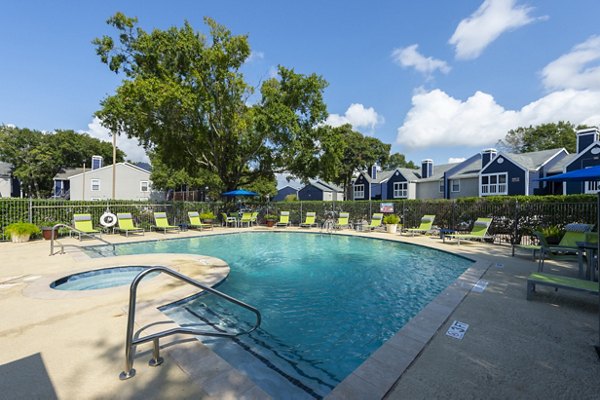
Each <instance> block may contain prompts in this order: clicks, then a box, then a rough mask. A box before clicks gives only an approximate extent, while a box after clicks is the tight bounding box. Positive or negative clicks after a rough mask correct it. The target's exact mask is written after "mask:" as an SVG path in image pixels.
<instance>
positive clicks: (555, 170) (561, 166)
mask: <svg viewBox="0 0 600 400" xmlns="http://www.w3.org/2000/svg"><path fill="white" fill-rule="evenodd" d="M579 155H580V154H567V155H566V156H565V157H564V158H562V159H561V160H559V161H558V162H557V163H556V164H554V165H553V166H552V168H550V169H548V170H547V171H546V174H562V173H563V172H564V171H565V167H566V166H567V165H569V164H570V163H571V162H572V161H573V160H575V159H576V158H577V157H578V156H579Z"/></svg>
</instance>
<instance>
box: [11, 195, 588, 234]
mask: <svg viewBox="0 0 600 400" xmlns="http://www.w3.org/2000/svg"><path fill="white" fill-rule="evenodd" d="M382 204H384V205H387V206H390V205H391V207H392V209H393V213H395V214H397V215H399V216H400V218H401V223H402V224H403V225H404V227H416V226H418V225H419V223H420V219H421V217H422V216H423V215H425V214H434V215H435V216H436V217H435V222H434V225H435V226H437V227H439V228H446V229H455V230H469V229H471V226H472V223H473V221H475V220H476V219H477V218H479V217H493V218H494V220H493V223H492V226H491V227H490V233H491V234H494V235H496V236H497V237H498V238H500V240H501V241H504V242H510V243H530V242H531V241H532V235H531V234H532V231H534V230H536V229H540V228H542V227H548V226H552V225H556V226H558V227H563V226H564V225H566V224H568V223H571V222H581V223H591V224H594V223H595V221H596V213H597V211H598V210H597V207H596V202H595V198H594V196H575V197H573V196H553V197H546V196H545V197H529V198H526V199H525V200H523V198H521V199H519V198H517V199H515V198H487V199H486V198H473V199H464V200H463V199H460V200H429V201H424V200H398V201H336V202H331V201H291V202H276V203H268V202H264V201H257V200H253V199H248V200H244V201H243V202H242V201H241V200H238V201H230V202H189V201H171V202H164V203H153V202H146V201H139V202H135V201H108V202H99V201H68V200H38V199H14V198H3V199H0V229H1V232H4V228H5V227H6V226H7V225H9V224H10V223H12V222H18V221H24V222H31V223H34V224H36V225H38V226H40V227H42V226H52V225H54V224H55V223H59V222H61V223H66V224H70V223H71V222H72V219H73V214H76V213H90V214H92V217H93V219H94V220H95V221H99V219H100V216H101V215H102V214H103V213H104V212H105V211H106V210H107V209H108V210H110V211H111V212H112V213H117V212H130V213H131V214H132V215H133V217H134V219H135V221H136V223H137V224H138V225H139V226H141V227H143V228H149V227H150V225H152V224H153V223H154V219H153V215H152V213H153V212H154V211H166V212H167V215H168V217H169V221H170V222H171V223H172V224H184V223H186V222H187V212H188V211H198V212H200V213H204V212H212V213H214V214H215V215H216V216H217V217H218V219H219V220H220V219H221V218H220V215H221V213H222V212H234V211H238V210H253V211H258V212H259V221H260V222H262V221H263V220H264V216H265V215H266V214H275V215H277V214H279V212H280V211H289V212H290V221H291V223H292V224H295V225H297V224H299V223H300V222H302V221H303V220H304V218H305V216H306V213H307V212H309V211H310V212H316V213H317V222H322V221H324V220H325V219H326V218H327V217H328V216H332V217H336V216H337V215H338V214H339V212H341V211H344V212H349V213H350V219H351V220H352V221H362V220H366V221H369V220H370V219H371V215H373V213H375V212H380V210H381V206H382ZM1 238H2V239H4V236H3V233H2V236H1Z"/></svg>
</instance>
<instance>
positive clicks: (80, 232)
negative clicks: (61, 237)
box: [50, 223, 115, 256]
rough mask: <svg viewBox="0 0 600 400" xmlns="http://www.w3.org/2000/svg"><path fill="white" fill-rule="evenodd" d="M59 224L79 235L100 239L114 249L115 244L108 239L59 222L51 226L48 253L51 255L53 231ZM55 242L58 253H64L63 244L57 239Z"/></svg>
mask: <svg viewBox="0 0 600 400" xmlns="http://www.w3.org/2000/svg"><path fill="white" fill-rule="evenodd" d="M61 226H62V227H64V228H67V229H69V230H70V231H71V232H75V233H77V234H79V235H84V236H88V237H91V238H92V239H97V240H99V241H101V242H102V243H105V244H107V245H109V246H112V249H113V252H114V251H115V244H114V243H111V242H109V241H108V240H104V239H102V238H101V237H98V236H96V235H92V234H89V233H86V232H82V231H80V230H79V229H75V228H73V227H72V226H70V225H67V224H62V223H61V224H56V225H54V226H53V227H52V236H51V238H50V255H51V256H53V255H54V254H55V253H54V232H55V231H56V228H59V227H61ZM56 242H57V243H58V244H59V245H60V254H65V246H64V245H63V244H62V243H60V242H59V241H58V240H57V241H56Z"/></svg>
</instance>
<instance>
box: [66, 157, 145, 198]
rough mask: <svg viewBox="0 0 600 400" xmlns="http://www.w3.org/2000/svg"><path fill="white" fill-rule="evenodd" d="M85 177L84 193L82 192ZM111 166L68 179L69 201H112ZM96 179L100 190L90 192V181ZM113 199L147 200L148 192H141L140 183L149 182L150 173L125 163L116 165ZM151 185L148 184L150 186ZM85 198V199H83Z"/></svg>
mask: <svg viewBox="0 0 600 400" xmlns="http://www.w3.org/2000/svg"><path fill="white" fill-rule="evenodd" d="M84 177H85V191H84ZM112 177H113V170H112V165H110V166H106V167H103V168H100V169H96V170H93V171H92V170H90V171H86V173H85V174H79V175H75V176H72V177H71V178H69V180H70V181H71V191H70V194H71V200H92V199H98V200H103V199H112V187H113V185H112ZM93 179H98V180H99V182H100V190H97V191H92V180H93ZM116 181H117V185H116V187H115V199H116V200H147V199H149V198H150V193H151V192H150V191H148V192H142V191H141V182H142V181H148V182H150V172H148V171H144V170H142V169H139V168H137V167H134V166H132V165H130V164H127V163H118V164H117V165H116ZM151 184H152V183H150V185H151ZM83 196H85V198H83Z"/></svg>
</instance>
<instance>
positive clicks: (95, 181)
mask: <svg viewBox="0 0 600 400" xmlns="http://www.w3.org/2000/svg"><path fill="white" fill-rule="evenodd" d="M94 184H97V185H98V189H94ZM90 190H91V191H92V192H99V191H100V179H95V178H94V179H90Z"/></svg>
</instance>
